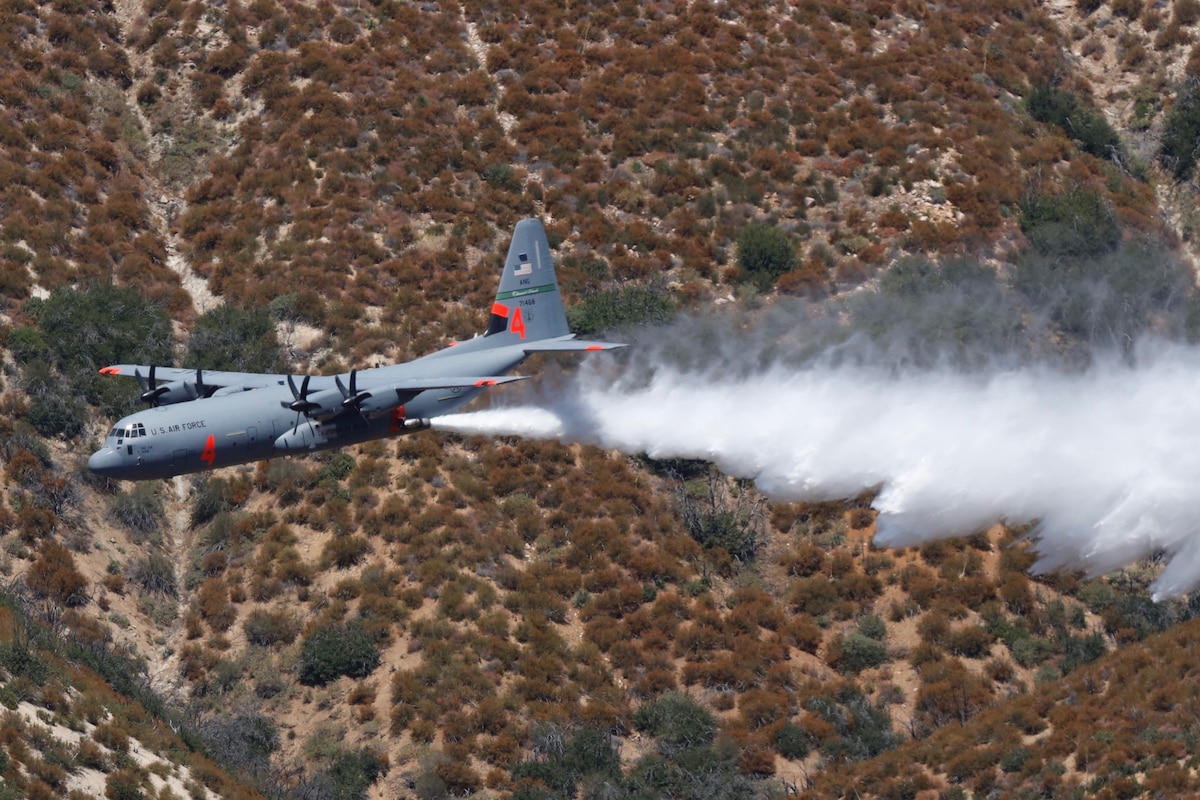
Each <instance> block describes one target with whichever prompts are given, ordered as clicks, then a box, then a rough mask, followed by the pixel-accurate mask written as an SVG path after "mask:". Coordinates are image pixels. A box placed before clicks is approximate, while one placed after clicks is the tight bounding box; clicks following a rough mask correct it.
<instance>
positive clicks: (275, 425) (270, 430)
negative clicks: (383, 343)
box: [88, 337, 527, 480]
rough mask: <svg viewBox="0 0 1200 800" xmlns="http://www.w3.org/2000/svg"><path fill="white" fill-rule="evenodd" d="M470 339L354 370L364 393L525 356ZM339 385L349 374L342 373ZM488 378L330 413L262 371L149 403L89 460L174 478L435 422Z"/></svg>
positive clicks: (313, 384)
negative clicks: (246, 379) (250, 380)
mask: <svg viewBox="0 0 1200 800" xmlns="http://www.w3.org/2000/svg"><path fill="white" fill-rule="evenodd" d="M476 343H478V345H482V344H483V338H482V337H480V338H477V339H472V340H468V341H466V342H462V343H459V344H458V345H456V346H452V347H449V348H446V349H444V350H439V351H438V352H436V353H432V354H430V355H428V356H425V357H423V358H419V359H416V360H415V361H410V362H407V363H404V364H395V365H392V366H387V367H379V368H377V369H369V370H362V371H359V372H358V373H357V385H358V389H359V390H360V391H370V390H372V389H376V388H380V387H384V388H387V387H393V386H395V385H397V384H405V383H406V382H409V381H412V380H413V379H418V378H419V379H421V380H425V381H429V380H431V379H436V378H438V377H445V376H457V375H497V376H498V375H503V374H505V373H506V372H508V371H509V370H511V369H513V368H514V367H516V366H517V365H518V364H520V363H521V362H522V361H524V360H525V358H526V357H527V353H526V351H525V350H524V349H523V348H521V347H520V346H513V347H501V348H492V349H484V348H482V347H480V346H478V345H477V344H476ZM342 380H343V383H345V381H346V376H342ZM485 388H487V386H486V384H485V385H480V386H469V387H464V386H455V387H450V388H438V389H429V390H425V391H413V392H409V393H407V394H405V395H401V400H402V402H399V403H398V404H395V405H394V406H393V407H389V408H388V409H386V410H385V411H383V412H381V413H378V414H374V415H372V414H364V413H360V412H358V411H355V410H352V409H351V410H345V411H339V412H338V413H335V414H330V415H328V417H327V418H325V419H320V418H310V417H309V416H307V415H305V414H303V413H299V412H297V411H294V410H292V409H290V408H287V406H288V404H289V403H291V402H292V401H293V400H294V399H295V396H294V395H293V393H292V389H291V387H289V385H288V381H287V376H286V375H263V376H261V381H260V383H259V385H257V386H254V387H253V388H250V387H236V386H234V387H226V388H224V389H222V391H221V392H220V393H219V394H217V395H216V396H213V397H208V398H203V399H199V400H194V401H191V402H184V403H176V404H172V405H164V406H159V407H157V408H149V409H146V410H144V411H139V412H137V413H135V414H131V415H129V416H127V417H124V418H123V419H121V420H120V421H119V422H117V423H116V425H114V426H113V429H112V430H111V432H110V433H109V435H108V437H107V439H106V441H105V443H104V446H103V447H102V448H101V449H100V450H99V451H97V452H96V453H95V454H93V455H92V457H91V459H90V460H89V461H88V466H89V467H90V468H91V469H92V470H93V471H94V472H96V473H98V474H101V475H104V476H106V477H110V478H118V479H130V480H140V479H145V478H169V477H172V476H175V475H182V474H186V473H189V472H200V471H202V470H207V469H213V468H217V467H222V466H230V465H234V464H245V463H248V462H251V461H258V460H261V459H266V458H272V457H275V456H280V455H288V454H295V453H304V452H311V451H316V450H327V449H331V448H336V447H344V446H346V445H352V444H358V443H360V442H365V441H368V440H371V439H379V438H383V437H387V436H395V435H399V434H403V433H411V432H413V431H416V430H421V429H423V428H427V427H429V422H428V420H429V419H431V418H433V417H439V416H443V415H445V414H449V413H452V412H454V411H456V410H458V409H459V408H461V407H462V406H463V405H465V404H466V403H468V402H470V401H471V400H473V399H474V398H475V397H477V396H479V395H480V394H481V393H482V392H483V391H484V389H485ZM334 393H337V399H339V400H340V390H339V389H338V386H337V384H336V383H335V378H334V377H333V376H328V377H313V378H311V379H310V385H309V387H308V394H309V396H310V397H320V396H322V395H324V396H326V397H329V396H331V395H333V394H334Z"/></svg>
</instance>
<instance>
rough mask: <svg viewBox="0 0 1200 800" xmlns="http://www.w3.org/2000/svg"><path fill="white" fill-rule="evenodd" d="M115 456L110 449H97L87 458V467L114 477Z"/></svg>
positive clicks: (97, 472) (99, 473) (100, 473)
mask: <svg viewBox="0 0 1200 800" xmlns="http://www.w3.org/2000/svg"><path fill="white" fill-rule="evenodd" d="M116 467H117V458H116V453H114V452H113V451H112V450H97V451H96V452H94V453H92V456H91V458H89V459H88V469H90V470H91V471H92V472H94V473H96V474H97V475H103V476H104V477H106V478H107V477H116V475H114V474H113V473H114V472H115V471H116Z"/></svg>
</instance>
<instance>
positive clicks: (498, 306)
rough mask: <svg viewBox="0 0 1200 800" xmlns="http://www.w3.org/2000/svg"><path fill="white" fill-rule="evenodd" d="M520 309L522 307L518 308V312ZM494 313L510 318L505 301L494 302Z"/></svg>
mask: <svg viewBox="0 0 1200 800" xmlns="http://www.w3.org/2000/svg"><path fill="white" fill-rule="evenodd" d="M520 311H521V309H519V308H518V309H517V313H520ZM492 313H493V314H495V315H496V316H498V317H504V318H505V319H508V306H506V305H504V304H503V303H492Z"/></svg>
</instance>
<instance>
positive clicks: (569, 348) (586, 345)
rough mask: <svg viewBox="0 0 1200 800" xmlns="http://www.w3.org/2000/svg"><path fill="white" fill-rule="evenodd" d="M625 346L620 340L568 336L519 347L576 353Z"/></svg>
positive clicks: (534, 351) (537, 351) (536, 350)
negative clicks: (602, 340) (595, 340)
mask: <svg viewBox="0 0 1200 800" xmlns="http://www.w3.org/2000/svg"><path fill="white" fill-rule="evenodd" d="M626 346H627V345H624V344H621V343H620V342H589V341H587V340H586V339H575V338H572V337H569V336H568V337H562V338H559V339H543V340H542V341H540V342H530V343H529V344H527V345H525V346H524V347H522V348H521V349H522V350H524V351H525V352H526V353H578V352H582V351H593V350H616V349H617V348H620V347H626Z"/></svg>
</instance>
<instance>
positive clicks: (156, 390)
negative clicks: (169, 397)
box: [133, 364, 167, 408]
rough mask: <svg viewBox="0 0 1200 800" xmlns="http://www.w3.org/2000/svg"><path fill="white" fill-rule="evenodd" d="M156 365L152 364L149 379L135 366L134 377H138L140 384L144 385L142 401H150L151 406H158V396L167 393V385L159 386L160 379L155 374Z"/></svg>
mask: <svg viewBox="0 0 1200 800" xmlns="http://www.w3.org/2000/svg"><path fill="white" fill-rule="evenodd" d="M154 369H155V368H154V365H153V364H151V365H150V378H149V380H147V379H146V378H143V377H142V373H141V372H140V371H139V370H138V369H137V368H136V367H135V368H134V370H133V374H134V377H136V378H137V382H138V385H139V386H141V387H142V402H143V403H149V404H150V406H151V408H157V407H158V398H159V397H161V396H162V395H164V394H166V391H167V387H166V386H159V385H158V380H157V379H156V378H155V376H154Z"/></svg>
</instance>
